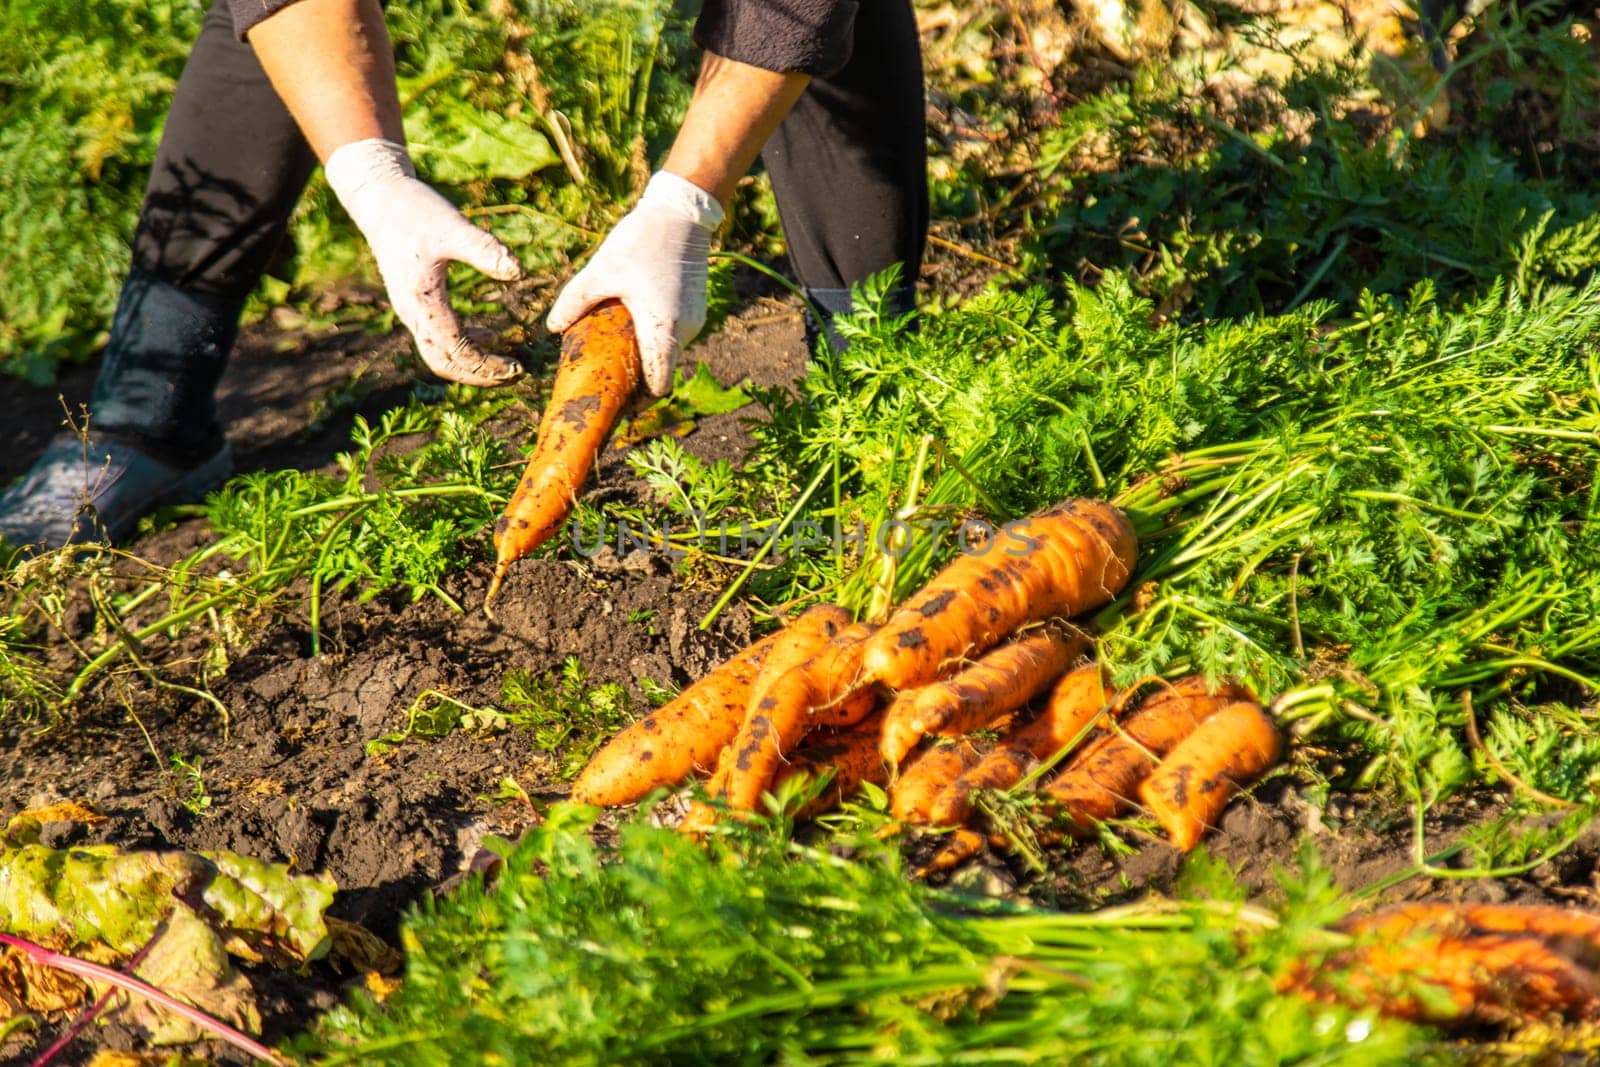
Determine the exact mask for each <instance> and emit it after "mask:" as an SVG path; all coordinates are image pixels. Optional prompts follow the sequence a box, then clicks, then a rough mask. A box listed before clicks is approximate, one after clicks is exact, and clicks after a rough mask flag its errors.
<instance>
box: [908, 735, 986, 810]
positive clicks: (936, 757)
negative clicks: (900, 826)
mask: <svg viewBox="0 0 1600 1067" xmlns="http://www.w3.org/2000/svg"><path fill="white" fill-rule="evenodd" d="M982 755H983V753H982V752H980V751H979V750H978V746H976V745H974V744H973V743H972V742H971V741H968V740H966V739H964V738H963V739H962V740H959V741H957V742H955V743H954V744H950V745H929V746H928V747H926V748H924V749H922V750H921V751H920V752H918V753H916V755H914V756H912V757H911V758H910V759H908V760H906V762H905V765H904V766H902V767H901V768H900V776H899V777H898V778H896V779H895V780H894V783H893V784H892V785H890V786H889V814H891V815H893V816H894V817H895V818H896V819H898V820H900V821H901V822H904V823H911V824H913V825H916V826H927V825H929V824H930V822H931V820H932V813H933V805H934V802H935V801H936V800H938V798H939V795H940V794H941V793H943V792H944V791H945V790H946V789H949V788H950V785H951V783H953V782H954V781H955V780H956V779H957V778H959V777H960V776H961V772H962V771H965V770H966V769H967V768H968V767H971V766H972V765H973V764H974V763H977V762H978V760H979V759H980V758H981V757H982Z"/></svg>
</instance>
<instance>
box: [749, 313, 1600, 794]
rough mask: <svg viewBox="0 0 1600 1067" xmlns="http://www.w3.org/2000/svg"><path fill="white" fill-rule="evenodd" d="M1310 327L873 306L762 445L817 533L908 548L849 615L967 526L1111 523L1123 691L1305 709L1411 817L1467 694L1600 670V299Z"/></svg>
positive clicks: (1436, 776)
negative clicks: (896, 532)
mask: <svg viewBox="0 0 1600 1067" xmlns="http://www.w3.org/2000/svg"><path fill="white" fill-rule="evenodd" d="M1332 311H1333V309H1332V308H1331V307H1330V306H1328V305H1325V304H1317V305H1313V306H1308V307H1304V308H1302V309H1300V310H1299V311H1296V312H1294V313H1292V314H1289V315H1284V316H1279V317H1276V318H1263V319H1247V320H1243V321H1224V322H1218V323H1215V324H1212V325H1210V326H1207V327H1204V328H1199V327H1196V328H1179V327H1174V326H1172V325H1170V324H1169V325H1166V326H1158V325H1156V323H1155V321H1154V316H1153V314H1152V309H1151V307H1150V304H1149V302H1148V301H1147V300H1145V299H1143V298H1140V297H1138V296H1136V295H1134V293H1133V291H1132V288H1131V286H1130V285H1128V284H1127V283H1126V282H1116V281H1108V282H1106V283H1105V284H1103V285H1102V286H1101V287H1100V288H1099V289H1098V290H1096V291H1092V292H1091V291H1088V290H1074V291H1073V294H1072V303H1071V305H1070V306H1061V305H1057V304H1056V303H1054V302H1053V301H1051V300H1050V299H1049V298H1048V297H1046V296H1045V295H1044V294H1043V293H1041V292H1039V291H1033V292H1029V293H1023V294H1015V293H1006V292H1000V291H992V292H990V293H987V294H985V295H983V296H981V297H979V298H977V299H974V300H972V301H969V302H968V303H967V304H965V305H963V306H962V307H961V308H958V309H955V310H952V311H950V312H948V313H945V314H942V315H937V316H930V317H928V318H927V319H926V320H925V321H924V323H923V326H922V329H921V330H920V331H917V332H908V331H906V330H905V329H904V328H903V327H902V326H901V325H899V324H896V323H887V322H874V319H873V316H872V315H871V314H870V313H868V314H866V315H864V316H862V317H860V318H858V319H857V320H856V322H854V323H853V324H851V325H850V326H849V329H850V330H851V332H852V334H853V340H852V344H851V347H850V349H849V351H848V352H847V353H846V354H844V355H843V356H840V357H837V358H834V359H824V360H821V361H819V362H818V364H817V365H816V366H815V367H814V368H813V370H812V372H811V373H810V374H809V375H808V376H807V378H806V379H805V380H804V381H803V382H802V383H801V395H800V397H799V398H798V400H797V401H791V400H789V399H786V398H784V397H781V396H778V395H775V394H769V395H768V396H767V400H768V402H769V404H771V405H772V407H773V410H774V418H773V420H772V422H771V423H770V424H767V425H765V426H761V427H757V431H756V432H757V435H758V442H759V444H758V451H759V452H761V453H762V454H763V455H764V456H766V457H768V459H769V461H770V462H771V463H772V464H776V465H780V466H783V465H786V466H788V467H789V468H790V469H793V470H795V471H797V472H798V473H799V477H798V478H796V479H795V481H796V482H800V481H803V480H804V478H805V477H806V476H807V475H806V472H808V471H813V470H819V469H820V470H823V471H827V470H828V469H829V468H830V467H831V468H832V469H833V471H834V472H835V478H836V485H837V486H838V487H839V492H840V494H841V495H840V497H839V499H840V500H841V501H842V502H843V503H842V504H829V503H820V502H819V503H818V504H817V505H815V506H814V509H813V511H812V513H811V517H815V518H819V519H826V518H828V517H829V516H830V515H834V514H838V513H839V510H840V509H841V508H846V509H854V510H855V512H856V513H858V514H860V515H862V516H864V517H865V519H866V521H867V524H868V526H869V528H871V527H878V526H881V525H882V524H883V523H885V522H887V521H888V520H889V519H891V518H900V519H909V520H911V521H912V524H913V526H914V527H916V528H917V529H918V530H919V531H920V532H921V536H919V538H918V539H917V540H916V541H915V542H914V544H915V545H916V551H912V552H907V553H905V554H903V555H902V557H901V558H900V559H899V560H898V561H896V562H897V563H898V568H897V569H893V570H890V571H888V572H887V573H888V577H887V578H885V571H884V569H883V567H882V566H881V564H882V562H883V561H882V560H881V559H872V558H869V559H867V560H866V561H865V562H864V563H863V564H862V565H861V566H860V567H858V568H857V569H856V570H854V571H850V570H848V566H849V564H848V563H846V564H845V565H844V566H845V568H846V569H844V570H841V571H838V572H836V573H835V575H834V579H835V580H836V581H842V582H843V583H844V585H843V590H844V599H845V601H846V602H847V603H850V604H851V606H855V607H864V606H866V605H867V604H869V603H876V601H872V600H871V598H872V596H873V595H874V591H875V590H876V589H877V587H878V586H880V585H881V584H882V583H883V582H885V581H892V582H893V583H894V587H895V591H896V594H897V595H904V593H905V591H906V590H907V589H909V588H914V587H915V586H916V585H917V584H920V582H921V581H923V580H925V578H926V576H927V574H928V573H929V571H930V569H931V566H932V564H933V563H934V561H935V559H936V558H943V556H944V555H945V554H948V553H950V552H952V551H954V549H955V543H954V540H953V538H951V537H950V535H949V530H950V527H951V523H952V522H953V521H954V520H956V519H959V517H960V516H962V515H970V514H971V513H972V511H973V509H981V510H982V511H984V512H986V513H987V515H988V518H989V519H990V520H992V521H994V522H1001V521H1005V520H1009V519H1014V518H1018V517H1020V516H1023V515H1025V514H1027V513H1028V512H1030V511H1033V510H1035V509H1036V508H1038V507H1041V506H1043V505H1045V504H1048V503H1051V502H1053V501H1056V500H1059V499H1062V498H1065V497H1068V496H1073V495H1092V496H1101V497H1106V498H1111V499H1115V500H1117V501H1118V502H1119V503H1121V504H1122V505H1123V506H1124V507H1125V508H1127V509H1128V510H1129V512H1130V513H1131V514H1132V515H1133V517H1134V519H1135V522H1136V524H1137V525H1138V526H1139V528H1140V530H1141V534H1142V537H1143V540H1144V543H1143V549H1142V558H1141V566H1140V570H1139V572H1138V574H1137V575H1136V576H1135V580H1134V581H1135V588H1136V589H1138V590H1139V591H1140V592H1139V598H1138V600H1139V604H1138V610H1133V609H1132V607H1131V605H1132V598H1131V597H1130V598H1128V599H1125V601H1124V602H1122V603H1120V604H1118V605H1116V606H1115V607H1114V608H1113V609H1111V610H1110V611H1108V612H1107V613H1106V615H1105V616H1104V617H1103V618H1102V620H1101V621H1102V623H1103V625H1104V626H1105V633H1104V638H1103V644H1102V654H1103V655H1105V656H1106V657H1107V659H1108V660H1109V662H1111V663H1112V664H1113V665H1114V666H1115V667H1116V668H1117V670H1118V671H1119V673H1120V674H1121V675H1122V676H1123V677H1124V678H1131V677H1135V676H1139V675H1142V674H1145V673H1148V672H1151V671H1156V672H1163V673H1169V674H1170V673H1175V672H1181V671H1185V670H1202V671H1206V672H1208V673H1212V674H1217V675H1220V674H1231V675H1235V676H1239V677H1243V678H1246V679H1248V680H1250V681H1251V682H1252V683H1253V684H1254V685H1255V686H1256V687H1257V689H1258V691H1260V692H1263V693H1267V694H1275V693H1281V692H1283V691H1285V690H1286V689H1292V688H1294V687H1296V686H1302V687H1305V691H1304V692H1303V693H1301V694H1300V697H1301V698H1303V699H1305V700H1306V701H1308V704H1307V707H1306V709H1304V710H1305V712H1306V714H1308V715H1315V716H1317V717H1319V721H1333V720H1339V721H1341V722H1342V726H1341V730H1342V731H1343V732H1344V733H1345V734H1346V735H1347V736H1348V737H1350V738H1353V739H1356V740H1359V741H1360V743H1361V744H1362V745H1364V746H1368V747H1369V749H1370V751H1372V752H1373V753H1374V754H1375V762H1374V764H1373V765H1371V766H1369V767H1368V768H1367V774H1368V775H1369V776H1381V777H1383V778H1385V779H1387V780H1389V781H1392V782H1395V783H1397V784H1403V785H1404V786H1405V787H1406V788H1407V789H1408V790H1409V791H1412V792H1414V793H1416V794H1417V795H1418V796H1419V798H1431V797H1433V796H1435V795H1437V794H1439V793H1440V792H1444V791H1448V790H1450V789H1452V788H1456V787H1458V786H1460V785H1461V784H1462V783H1464V782H1465V781H1466V780H1468V778H1469V777H1470V775H1471V765H1470V761H1469V760H1467V758H1466V754H1465V747H1464V746H1465V742H1464V740H1463V738H1462V736H1461V734H1460V732H1459V731H1460V728H1461V727H1462V725H1463V720H1462V715H1461V707H1460V703H1459V700H1458V694H1459V693H1460V692H1461V691H1462V690H1465V689H1472V690H1475V691H1476V692H1477V693H1478V695H1479V697H1480V698H1481V699H1486V700H1490V701H1493V700H1495V699H1497V698H1503V697H1505V696H1508V695H1518V696H1522V697H1529V696H1536V695H1538V694H1539V693H1540V692H1541V691H1545V690H1548V689H1549V688H1550V687H1551V686H1559V685H1567V684H1570V683H1571V682H1572V681H1578V682H1579V683H1580V684H1587V685H1593V684H1594V681H1593V679H1595V678H1597V677H1600V627H1597V626H1596V624H1595V622H1594V615H1593V607H1594V605H1595V604H1596V602H1597V598H1600V588H1597V587H1596V585H1595V580H1594V579H1593V578H1592V577H1591V575H1592V574H1593V573H1594V568H1593V565H1592V562H1591V561H1593V560H1594V559H1595V551H1596V547H1597V546H1596V543H1595V536H1596V535H1595V533H1594V531H1595V529H1596V526H1595V524H1594V522H1593V520H1594V518H1595V509H1596V499H1595V490H1594V486H1595V485H1596V478H1597V476H1600V471H1597V469H1596V456H1595V452H1594V448H1593V442H1594V441H1595V440H1596V433H1597V431H1600V421H1597V420H1600V410H1597V409H1596V408H1595V406H1594V401H1593V396H1594V381H1595V380H1596V362H1595V360H1596V355H1595V352H1594V347H1593V345H1594V337H1595V334H1596V331H1597V328H1600V289H1597V288H1596V287H1595V286H1592V285H1591V286H1589V287H1586V288H1583V289H1579V290H1566V289H1555V288H1547V289H1545V290H1544V291H1543V292H1542V293H1540V294H1538V295H1536V296H1530V297H1523V296H1521V295H1518V294H1516V293H1513V292H1508V291H1506V290H1505V289H1502V288H1500V287H1491V288H1490V290H1489V292H1488V293H1487V294H1486V295H1484V296H1483V297H1481V298H1478V299H1476V300H1474V301H1472V302H1470V303H1466V304H1464V305H1463V306H1461V307H1459V308H1455V309H1448V308H1445V307H1443V306H1441V305H1440V304H1439V303H1438V301H1437V300H1436V299H1435V296H1434V291H1433V287H1432V286H1431V285H1426V284H1424V285H1419V286H1417V287H1416V288H1415V289H1414V290H1413V292H1412V293H1411V294H1410V296H1409V297H1408V299H1407V300H1405V301H1404V302H1401V301H1397V300H1392V299H1389V298H1384V297H1377V296H1372V295H1370V294H1369V295H1367V296H1365V297H1363V299H1362V301H1361V302H1360V304H1359V306H1358V308H1357V309H1356V310H1355V313H1354V315H1353V317H1352V318H1351V320H1350V321H1348V322H1347V323H1346V324H1345V325H1343V326H1341V327H1339V328H1337V329H1332V328H1330V323H1329V319H1330V317H1331V313H1332ZM923 440H927V441H932V442H934V443H936V444H937V445H938V448H937V449H928V448H920V449H919V447H918V442H919V441H923ZM919 457H927V458H926V460H923V459H920V458H919ZM917 479H920V484H921V486H922V490H921V491H920V492H913V491H910V488H909V487H911V486H913V485H914V484H917ZM939 522H942V523H943V528H944V531H945V532H944V534H943V535H942V537H940V538H937V539H936V538H935V537H934V536H933V534H934V531H935V530H937V529H938V526H937V525H936V523H939ZM821 555H822V556H823V557H825V556H826V553H823V554H821ZM834 562H835V563H836V564H837V563H838V561H837V560H835V561H834ZM1341 702H1348V703H1351V704H1354V705H1356V706H1359V707H1364V708H1369V709H1372V710H1373V711H1375V712H1377V713H1378V718H1377V719H1376V720H1366V721H1362V720H1356V719H1351V720H1347V721H1346V720H1343V719H1342V716H1341V715H1340V713H1339V712H1338V710H1337V709H1338V708H1339V707H1341V706H1342V704H1341Z"/></svg>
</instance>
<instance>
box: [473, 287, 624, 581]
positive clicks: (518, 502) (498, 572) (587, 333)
mask: <svg viewBox="0 0 1600 1067" xmlns="http://www.w3.org/2000/svg"><path fill="white" fill-rule="evenodd" d="M640 373H641V368H640V364H639V345H638V342H637V340H636V339H635V338H634V333H633V319H631V318H630V317H629V316H628V312H627V311H626V310H625V309H624V308H623V306H622V305H621V304H620V303H618V302H616V301H614V300H608V301H606V302H604V303H602V304H599V305H597V306H596V307H595V308H594V310H593V311H590V312H589V314H587V315H585V316H584V317H583V318H582V319H580V320H579V321H578V322H577V324H576V325H574V326H573V327H572V328H571V329H570V330H568V331H567V332H566V335H565V336H564V337H563V338H562V339H561V363H560V365H559V366H558V368H557V369H556V380H555V383H554V384H553V385H552V386H551V389H550V402H549V403H548V404H546V405H545V409H544V416H543V417H542V418H541V419H540V421H539V436H538V439H537V440H536V441H535V443H534V446H533V455H531V456H529V457H528V466H527V467H526V469H524V471H523V472H522V481H521V482H519V483H518V484H517V490H516V492H515V493H513V494H512V496H511V502H510V503H509V504H507V505H506V511H505V514H504V515H502V516H501V517H500V521H498V522H497V523H495V527H494V550H495V566H494V578H493V580H492V581H490V583H489V592H488V594H487V595H486V596H485V597H484V601H483V603H484V609H485V611H487V610H488V606H489V604H490V603H491V602H492V601H493V600H494V598H495V594H497V593H498V592H499V591H500V583H501V582H503V581H504V580H505V576H506V572H507V571H508V570H510V568H511V564H512V563H514V562H516V561H517V560H519V559H521V558H522V557H524V556H526V555H527V554H528V553H530V552H532V551H533V550H534V549H536V548H538V547H539V546H540V545H542V544H544V542H546V541H548V540H549V539H550V538H551V537H553V536H555V534H556V531H558V530H560V529H561V524H562V523H564V522H566V521H567V516H568V515H570V514H571V513H572V508H573V505H574V504H576V503H577V500H578V490H579V489H580V488H582V486H583V483H584V480H585V479H587V478H588V477H589V470H590V468H591V467H593V466H594V458H595V456H596V455H598V454H599V452H600V448H601V446H602V445H604V444H605V441H606V438H607V437H609V436H610V435H611V430H612V428H613V427H615V426H616V424H617V419H618V418H619V417H620V416H621V415H622V410H623V408H624V407H625V406H626V404H627V403H628V399H629V397H631V396H633V393H634V390H635V389H637V388H638V386H639V376H640Z"/></svg>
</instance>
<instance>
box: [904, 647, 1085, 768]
mask: <svg viewBox="0 0 1600 1067" xmlns="http://www.w3.org/2000/svg"><path fill="white" fill-rule="evenodd" d="M1088 646H1089V641H1088V638H1086V637H1085V636H1084V635H1083V634H1082V633H1080V632H1078V631H1076V630H1073V631H1072V632H1071V633H1070V634H1068V633H1066V632H1064V631H1062V630H1061V629H1059V628H1057V627H1055V626H1041V627H1038V628H1036V629H1033V630H1029V631H1028V632H1026V633H1024V634H1021V635H1019V636H1017V637H1015V638H1013V639H1012V640H1010V641H1007V642H1006V643H1005V644H1003V645H1000V646H999V647H997V648H994V649H991V650H990V651H989V652H987V653H985V654H984V655H983V656H982V657H980V658H979V659H978V661H977V662H976V663H973V664H972V665H971V666H969V667H967V668H965V669H964V670H961V671H959V672H957V673H956V674H955V675H954V676H952V677H951V678H949V679H947V680H945V681H942V682H934V683H931V684H929V685H925V686H923V687H921V688H920V689H918V690H916V691H915V695H914V696H913V697H912V698H911V699H909V700H906V701H901V700H899V699H897V700H896V701H895V703H894V704H893V705H891V707H890V709H889V714H888V716H887V717H886V718H885V720H884V723H883V758H884V759H885V760H887V761H888V763H889V765H890V766H891V767H893V766H898V765H899V763H900V761H901V760H903V759H905V757H906V753H908V752H910V751H911V750H912V749H913V748H915V747H916V745H917V742H919V741H921V740H922V738H923V736H924V735H926V734H943V735H945V736H950V737H960V736H963V735H965V734H969V733H972V732H973V731H974V730H981V729H983V728H984V727H985V726H988V725H989V724H990V723H992V722H993V721H994V720H995V719H998V718H999V717H1000V716H1002V715H1005V714H1008V713H1009V712H1012V711H1015V710H1016V709H1018V708H1020V707H1022V706H1023V705H1024V704H1026V703H1027V702H1028V701H1030V700H1032V699H1033V698H1034V697H1035V696H1036V695H1037V694H1039V693H1041V692H1043V691H1044V690H1045V689H1046V688H1047V687H1048V686H1049V685H1050V684H1051V683H1053V682H1054V681H1056V680H1057V679H1058V678H1060V677H1061V674H1062V672H1063V671H1065V670H1066V669H1067V667H1068V666H1069V665H1071V663H1072V661H1073V660H1075V659H1077V658H1078V657H1079V656H1081V655H1083V653H1084V650H1085V649H1087V648H1088Z"/></svg>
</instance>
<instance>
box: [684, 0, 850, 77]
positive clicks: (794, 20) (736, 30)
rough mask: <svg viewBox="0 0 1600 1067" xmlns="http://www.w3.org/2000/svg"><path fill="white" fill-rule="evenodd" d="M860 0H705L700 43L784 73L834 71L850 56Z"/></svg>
mask: <svg viewBox="0 0 1600 1067" xmlns="http://www.w3.org/2000/svg"><path fill="white" fill-rule="evenodd" d="M859 7H860V3H859V0H705V4H704V5H703V6H702V7H701V9H700V18H699V20H698V21H697V22H696V23H695V27H694V39H695V43H697V44H698V45H699V46H700V47H701V48H704V49H705V50H706V51H708V52H715V53H716V54H717V55H719V56H724V57H726V58H728V59H733V60H737V61H738V62H740V63H748V64H750V65H751V66H753V67H761V68H762V69H764V70H771V71H777V72H779V73H782V74H813V75H825V74H832V73H834V72H835V71H837V70H839V68H841V67H843V66H844V65H845V63H846V62H847V61H848V60H849V59H850V46H851V42H852V40H853V39H854V33H853V32H852V31H853V29H854V27H855V21H856V11H857V9H858V8H859Z"/></svg>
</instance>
